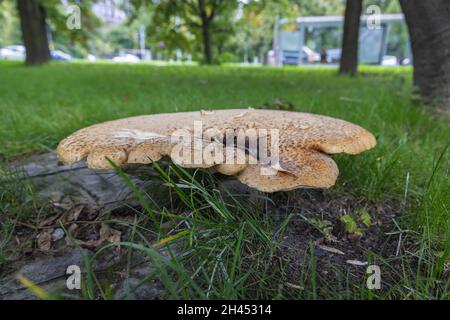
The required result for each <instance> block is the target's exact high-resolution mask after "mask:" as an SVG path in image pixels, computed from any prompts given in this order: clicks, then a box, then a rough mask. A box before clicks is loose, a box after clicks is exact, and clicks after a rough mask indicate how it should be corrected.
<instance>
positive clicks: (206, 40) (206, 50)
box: [202, 23, 213, 64]
mask: <svg viewBox="0 0 450 320" xmlns="http://www.w3.org/2000/svg"><path fill="white" fill-rule="evenodd" d="M202 34H203V54H204V57H205V63H207V64H211V63H212V61H213V60H212V44H211V32H210V30H209V23H206V24H203V25H202Z"/></svg>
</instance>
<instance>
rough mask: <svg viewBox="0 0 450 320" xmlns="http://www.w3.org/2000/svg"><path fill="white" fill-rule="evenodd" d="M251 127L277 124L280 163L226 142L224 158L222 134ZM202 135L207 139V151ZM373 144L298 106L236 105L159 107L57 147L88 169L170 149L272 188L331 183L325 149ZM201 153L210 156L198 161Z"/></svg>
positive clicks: (192, 163)
mask: <svg viewBox="0 0 450 320" xmlns="http://www.w3.org/2000/svg"><path fill="white" fill-rule="evenodd" d="M196 121H199V122H197V123H200V122H201V123H200V126H201V127H200V130H201V131H202V136H201V137H196V136H195V124H194V123H196ZM253 129H254V130H268V131H270V129H277V130H278V135H279V140H278V141H279V143H278V147H279V148H278V150H279V163H277V164H276V165H273V164H272V165H269V164H267V163H265V162H264V161H263V159H260V158H259V157H258V155H257V154H256V153H257V152H256V150H257V149H258V148H259V147H253V148H252V147H246V150H241V148H239V147H236V145H232V146H228V145H226V146H225V148H222V149H223V153H224V154H223V155H222V156H223V157H222V160H221V157H220V156H219V157H215V156H217V155H218V152H219V153H220V152H222V151H217V150H220V149H216V147H221V146H222V147H223V143H224V139H223V137H224V136H226V135H227V134H229V132H230V130H231V132H232V134H235V135H237V132H239V130H250V131H251V130H253ZM180 132H181V133H180ZM183 132H184V133H190V134H191V135H193V137H194V138H193V139H192V141H191V142H189V146H188V148H187V149H190V150H192V154H189V155H185V154H183V153H182V152H181V153H180V152H175V151H176V148H179V147H180V145H182V146H183V143H184V146H185V147H186V142H183V143H181V144H180V143H179V141H175V140H176V139H175V140H174V138H173V137H174V136H177V135H181V136H182V135H183ZM202 142H206V143H205V144H206V145H208V146H207V147H206V148H207V150H206V148H205V144H203V145H202ZM269 144H270V143H269ZM375 145H376V140H375V138H374V136H373V135H372V134H371V133H370V132H368V131H367V130H365V129H363V128H361V127H360V126H357V125H354V124H352V123H349V122H346V121H343V120H339V119H334V118H331V117H326V116H321V115H315V114H309V113H301V112H289V111H274V110H255V109H231V110H217V111H207V112H206V111H195V112H180V113H169V114H155V115H146V116H138V117H131V118H126V119H120V120H115V121H109V122H104V123H100V124H96V125H93V126H90V127H87V128H84V129H81V130H79V131H77V132H75V133H73V134H72V135H70V136H69V137H67V138H65V139H64V140H62V141H61V142H60V144H59V145H58V148H57V154H58V158H59V159H60V160H61V161H62V162H64V163H66V164H70V163H74V162H78V161H81V160H83V159H87V164H88V166H89V167H90V168H99V169H101V168H110V164H109V162H108V161H107V159H106V158H109V159H110V160H112V161H113V162H115V163H116V164H117V165H121V164H125V163H150V162H152V161H158V160H160V159H161V158H162V157H164V156H170V157H171V159H172V161H174V162H175V163H176V164H178V165H180V166H182V167H194V168H209V167H214V169H216V171H218V172H220V173H222V174H226V175H235V176H236V177H237V179H238V180H239V181H241V182H242V183H244V184H246V185H248V186H250V187H253V188H255V189H258V190H260V191H264V192H275V191H283V190H292V189H295V188H299V187H311V188H329V187H331V186H333V185H334V183H335V181H336V179H337V176H338V173H339V171H338V168H337V165H336V163H335V162H334V161H333V159H331V158H330V157H329V156H328V155H327V154H334V153H348V154H358V153H360V152H363V151H366V150H368V149H371V148H373V147H374V146H375ZM230 148H231V149H230ZM230 150H231V153H230ZM258 150H259V149H258ZM227 152H228V153H227ZM196 153H201V154H206V155H209V156H208V157H205V159H200V160H199V159H197V160H196V159H195V157H196V156H195V154H196ZM230 154H231V156H232V157H234V159H240V160H241V161H240V162H238V163H236V164H234V163H225V162H224V161H223V160H224V159H225V158H226V157H227V155H230ZM242 159H244V161H242Z"/></svg>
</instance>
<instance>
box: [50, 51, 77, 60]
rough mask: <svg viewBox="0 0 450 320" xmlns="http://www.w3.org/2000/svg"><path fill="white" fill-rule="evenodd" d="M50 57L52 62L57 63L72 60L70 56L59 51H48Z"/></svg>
mask: <svg viewBox="0 0 450 320" xmlns="http://www.w3.org/2000/svg"><path fill="white" fill-rule="evenodd" d="M50 55H51V57H52V59H53V60H57V61H69V60H72V56H71V55H70V54H68V53H65V52H62V51H61V50H50Z"/></svg>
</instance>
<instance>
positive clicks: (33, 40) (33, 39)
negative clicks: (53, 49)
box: [17, 0, 50, 65]
mask: <svg viewBox="0 0 450 320" xmlns="http://www.w3.org/2000/svg"><path fill="white" fill-rule="evenodd" d="M17 8H18V10H19V17H20V26H21V29H22V39H23V44H24V46H25V50H26V60H25V62H26V64H27V65H39V64H43V63H46V62H48V61H49V60H50V49H49V47H48V38H47V28H46V22H45V18H46V13H45V8H44V6H43V4H42V2H41V1H40V0H18V1H17Z"/></svg>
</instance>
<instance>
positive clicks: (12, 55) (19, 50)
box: [0, 45, 25, 60]
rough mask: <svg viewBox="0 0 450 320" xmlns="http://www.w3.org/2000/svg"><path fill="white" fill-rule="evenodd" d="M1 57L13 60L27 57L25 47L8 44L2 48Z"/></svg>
mask: <svg viewBox="0 0 450 320" xmlns="http://www.w3.org/2000/svg"><path fill="white" fill-rule="evenodd" d="M0 58H2V59H11V60H23V59H25V47H24V46H22V45H13V46H7V47H4V48H2V49H0Z"/></svg>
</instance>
